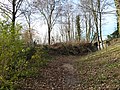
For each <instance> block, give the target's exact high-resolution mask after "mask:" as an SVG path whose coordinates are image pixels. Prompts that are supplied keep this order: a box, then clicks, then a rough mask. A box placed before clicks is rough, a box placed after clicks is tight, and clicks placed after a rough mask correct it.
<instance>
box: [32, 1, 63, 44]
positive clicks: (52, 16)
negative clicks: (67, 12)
mask: <svg viewBox="0 0 120 90" xmlns="http://www.w3.org/2000/svg"><path fill="white" fill-rule="evenodd" d="M34 6H35V8H37V10H38V11H39V12H40V14H41V15H42V16H43V17H44V19H45V20H46V23H47V27H48V44H49V45H50V43H51V31H52V29H53V26H54V25H55V23H56V21H57V18H58V16H59V15H60V11H61V7H60V0H35V1H34Z"/></svg>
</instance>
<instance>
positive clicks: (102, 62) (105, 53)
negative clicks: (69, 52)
mask: <svg viewBox="0 0 120 90" xmlns="http://www.w3.org/2000/svg"><path fill="white" fill-rule="evenodd" d="M76 61H77V63H76V65H77V67H78V71H79V75H80V81H81V84H82V85H83V86H84V87H83V88H84V89H90V90H99V89H110V90H113V89H115V90H116V89H120V45H119V44H116V45H114V46H110V47H108V48H107V49H104V50H101V51H97V52H95V53H91V54H89V55H87V56H82V57H80V58H79V59H77V60H76Z"/></svg>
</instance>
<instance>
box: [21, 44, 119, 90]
mask: <svg viewBox="0 0 120 90" xmlns="http://www.w3.org/2000/svg"><path fill="white" fill-rule="evenodd" d="M23 84H24V85H23V86H24V87H23V88H22V90H120V45H115V46H111V47H109V48H108V49H105V50H101V51H98V52H95V53H91V54H89V55H86V56H55V57H54V60H52V61H50V63H49V64H48V65H47V66H46V67H44V68H40V70H39V75H38V76H37V77H34V78H26V79H25V80H24V81H23ZM20 90H21V89H20Z"/></svg>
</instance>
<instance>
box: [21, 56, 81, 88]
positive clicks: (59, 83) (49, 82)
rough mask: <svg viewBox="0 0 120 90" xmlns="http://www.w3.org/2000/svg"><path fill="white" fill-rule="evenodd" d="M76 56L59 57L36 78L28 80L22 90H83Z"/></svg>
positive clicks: (40, 71) (41, 70)
mask: <svg viewBox="0 0 120 90" xmlns="http://www.w3.org/2000/svg"><path fill="white" fill-rule="evenodd" d="M75 59H76V57H75V56H57V57H56V58H55V60H53V61H51V62H50V63H49V64H48V65H47V67H45V68H42V69H40V70H39V73H40V74H39V75H38V76H37V77H36V78H26V79H25V80H24V81H23V83H24V85H23V88H22V90H81V86H80V83H79V74H78V72H77V69H76V66H75V65H74V62H75V61H74V60H75Z"/></svg>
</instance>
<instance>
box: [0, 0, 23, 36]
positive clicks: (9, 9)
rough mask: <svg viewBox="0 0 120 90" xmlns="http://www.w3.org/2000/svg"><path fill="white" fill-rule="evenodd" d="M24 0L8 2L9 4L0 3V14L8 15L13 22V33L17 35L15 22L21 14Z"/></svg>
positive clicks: (10, 0) (9, 0)
mask: <svg viewBox="0 0 120 90" xmlns="http://www.w3.org/2000/svg"><path fill="white" fill-rule="evenodd" d="M22 3H23V0H8V1H7V4H6V3H5V2H2V1H0V10H1V11H0V12H1V13H4V14H5V15H7V16H8V17H9V18H10V19H11V21H12V33H13V34H14V33H15V29H14V28H15V22H16V18H17V17H19V15H20V14H21V13H20V12H19V10H20V7H21V5H22Z"/></svg>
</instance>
